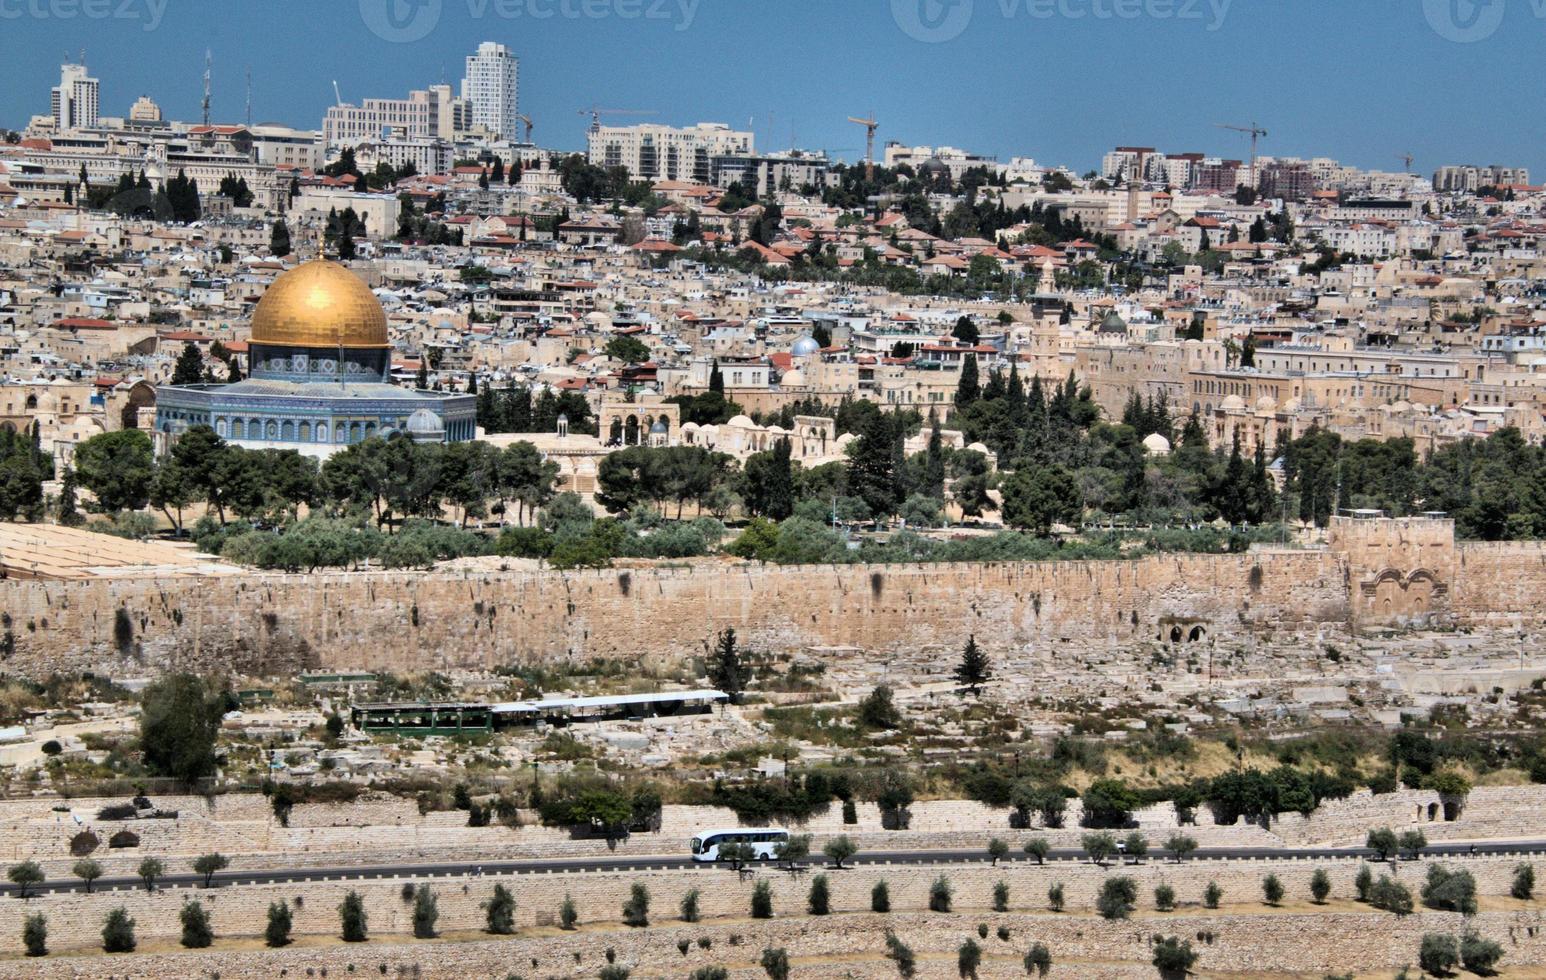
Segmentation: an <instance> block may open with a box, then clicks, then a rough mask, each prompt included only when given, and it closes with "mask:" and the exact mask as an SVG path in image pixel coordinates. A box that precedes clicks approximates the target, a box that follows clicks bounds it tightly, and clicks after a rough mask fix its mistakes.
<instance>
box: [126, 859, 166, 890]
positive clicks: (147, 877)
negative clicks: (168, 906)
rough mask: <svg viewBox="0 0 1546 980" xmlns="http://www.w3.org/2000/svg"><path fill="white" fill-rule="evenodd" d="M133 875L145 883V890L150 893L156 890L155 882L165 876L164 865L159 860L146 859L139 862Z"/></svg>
mask: <svg viewBox="0 0 1546 980" xmlns="http://www.w3.org/2000/svg"><path fill="white" fill-rule="evenodd" d="M134 873H135V874H137V875H139V877H140V880H141V881H143V882H144V883H145V890H146V891H148V892H152V891H155V890H156V880H157V879H158V878H160V877H161V876H162V875H164V874H166V865H165V864H163V863H162V862H161V859H160V858H153V857H148V858H145V859H144V860H142V861H140V866H139V867H138V868H136V869H135V872H134Z"/></svg>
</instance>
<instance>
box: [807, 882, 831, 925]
mask: <svg viewBox="0 0 1546 980" xmlns="http://www.w3.org/2000/svg"><path fill="white" fill-rule="evenodd" d="M805 910H806V911H807V912H809V913H810V914H811V915H827V914H829V913H830V912H831V911H832V886H831V884H830V883H829V882H828V881H827V876H826V875H817V876H816V877H814V878H812V879H811V890H810V893H809V894H808V895H807V896H806V899H805Z"/></svg>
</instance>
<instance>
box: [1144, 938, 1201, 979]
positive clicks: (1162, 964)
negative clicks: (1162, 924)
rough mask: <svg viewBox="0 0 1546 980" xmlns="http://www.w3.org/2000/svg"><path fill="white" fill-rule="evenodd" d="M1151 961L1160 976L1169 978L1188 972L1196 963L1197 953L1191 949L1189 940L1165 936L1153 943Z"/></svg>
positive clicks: (1181, 975)
mask: <svg viewBox="0 0 1546 980" xmlns="http://www.w3.org/2000/svg"><path fill="white" fill-rule="evenodd" d="M1151 962H1153V964H1154V968H1155V969H1156V970H1158V971H1159V973H1160V976H1161V977H1165V978H1167V980H1169V978H1174V977H1184V976H1186V975H1187V974H1188V973H1190V972H1191V969H1192V967H1193V966H1194V965H1196V963H1197V953H1196V952H1194V951H1193V950H1192V944H1191V942H1190V941H1183V940H1180V939H1177V938H1176V937H1175V936H1167V937H1165V938H1164V939H1161V940H1160V941H1159V942H1157V943H1155V944H1154V958H1153V960H1152V961H1151Z"/></svg>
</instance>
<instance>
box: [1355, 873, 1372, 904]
mask: <svg viewBox="0 0 1546 980" xmlns="http://www.w3.org/2000/svg"><path fill="white" fill-rule="evenodd" d="M1373 888H1374V872H1373V871H1370V870H1369V866H1368V865H1367V864H1361V865H1359V866H1358V874H1357V875H1355V876H1354V877H1353V893H1354V894H1355V895H1357V896H1358V900H1359V901H1360V902H1367V901H1368V900H1369V892H1370V891H1372V890H1373Z"/></svg>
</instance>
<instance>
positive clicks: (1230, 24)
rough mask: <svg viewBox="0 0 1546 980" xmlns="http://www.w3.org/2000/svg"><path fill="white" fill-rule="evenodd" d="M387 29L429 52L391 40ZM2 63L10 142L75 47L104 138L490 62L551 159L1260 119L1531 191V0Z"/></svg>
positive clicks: (402, 89) (197, 24) (1539, 35)
mask: <svg viewBox="0 0 1546 980" xmlns="http://www.w3.org/2000/svg"><path fill="white" fill-rule="evenodd" d="M394 5H395V14H396V16H397V20H396V21H395V22H394V21H390V20H386V19H383V18H385V17H386V16H387V15H388V14H391V13H393V12H394V11H393V10H386V11H385V12H383V11H382V8H391V7H394ZM421 7H422V9H419V8H421ZM362 8H364V9H362ZM1006 10H1008V11H1012V16H1006V15H1005V12H1006ZM72 12H73V13H74V16H73V17H70V16H67V15H68V14H70V13H72ZM88 12H89V13H96V14H101V13H104V12H105V13H109V14H114V15H115V16H108V17H96V18H93V17H88V16H87V13H88ZM119 13H122V14H125V15H127V17H119V16H116V15H117V14H119ZM630 13H637V14H641V15H643V16H637V17H626V16H624V15H625V14H630ZM1118 13H1126V14H1128V15H1132V14H1136V16H1135V17H1134V16H1129V17H1126V18H1124V17H1122V16H1118ZM544 14H546V15H547V16H541V15H544ZM512 15H514V16H512ZM598 15H599V16H598ZM1076 15H1082V16H1076ZM415 16H417V17H419V18H421V19H418V20H415V19H414V18H415ZM372 18H374V19H375V22H376V23H377V24H378V25H384V26H383V28H382V31H381V32H373V31H372V29H371V28H370V27H369V26H368V22H369V21H371V20H372ZM393 23H396V24H398V25H400V26H401V25H406V26H405V27H404V30H405V31H406V32H407V33H408V34H410V35H411V34H414V33H421V32H423V31H425V30H426V29H427V31H428V32H427V34H425V36H423V37H422V38H420V39H417V40H411V41H405V42H396V43H394V42H389V41H386V40H383V39H382V37H381V36H380V33H383V32H384V33H390V30H391V24H393ZM1435 25H1437V26H1435ZM1467 32H1469V35H1468V33H1467ZM1466 36H1480V39H1479V40H1474V41H1472V42H1470V43H1462V42H1461V41H1458V40H1455V39H1454V38H1464V37H1466ZM919 37H925V38H934V39H936V40H933V41H922V40H919V39H918V38H919ZM941 38H944V39H941ZM0 39H3V41H0V52H3V54H4V57H3V58H0V125H6V126H12V127H17V128H19V127H21V126H23V125H25V123H26V121H27V119H28V117H29V116H31V115H32V114H34V113H41V112H46V111H47V110H48V89H49V87H50V86H51V85H53V84H55V83H56V82H57V78H58V74H57V73H58V65H59V61H60V59H61V58H62V57H64V56H65V55H66V54H68V55H69V56H70V57H71V58H72V60H73V58H74V57H75V56H76V53H77V52H78V50H79V49H81V48H84V49H85V50H86V54H87V61H88V63H89V65H90V67H91V69H92V72H93V74H95V75H96V76H97V77H98V78H100V79H101V80H102V111H103V113H104V114H108V115H124V114H127V111H128V108H129V105H130V103H132V102H133V100H134V99H135V98H136V97H137V96H139V95H141V94H148V95H150V96H151V97H152V98H154V99H156V100H157V101H158V102H160V103H161V105H162V107H163V109H164V110H165V111H166V112H167V113H168V114H169V115H171V116H173V117H176V118H183V119H196V118H197V117H198V114H199V100H200V97H201V74H202V72H203V60H204V52H205V49H206V48H208V49H211V50H212V51H213V53H214V57H215V96H214V115H215V117H216V118H217V120H218V121H222V122H239V121H241V120H242V119H243V118H244V115H245V107H244V90H245V82H244V73H245V71H246V69H247V68H248V67H249V66H250V67H251V69H252V78H253V104H254V109H253V118H254V121H269V120H273V121H280V122H285V123H289V124H293V125H299V126H309V127H319V126H320V124H321V118H322V114H323V112H324V111H325V110H326V108H327V106H328V105H329V104H330V103H331V102H332V82H333V80H334V79H336V80H337V81H338V83H339V85H340V86H341V87H342V89H343V94H344V97H345V99H348V100H350V101H356V102H357V101H358V100H359V99H360V98H361V97H363V96H367V95H375V96H390V97H401V96H402V95H403V94H404V93H406V91H407V90H408V89H409V88H414V87H422V86H424V85H427V84H432V83H434V82H438V81H440V80H442V79H444V80H446V81H449V82H451V83H452V84H458V83H459V81H460V78H461V73H462V58H463V57H464V56H465V55H466V54H467V53H468V52H469V51H470V50H471V49H472V48H473V47H474V46H475V45H476V44H477V42H478V41H480V40H496V41H501V42H503V43H506V44H509V45H511V46H512V47H513V48H514V49H515V51H516V52H517V54H518V55H519V56H520V58H521V107H522V110H523V111H524V112H527V113H529V114H530V115H532V116H533V117H534V119H535V121H536V124H537V141H538V142H539V143H542V144H544V145H549V146H559V147H566V148H580V147H582V146H583V140H584V129H585V125H586V122H587V120H585V119H583V118H581V116H580V115H579V114H578V110H579V109H580V108H581V107H584V106H588V105H591V104H600V105H602V106H610V107H615V108H627V109H654V110H658V111H659V114H658V115H656V116H654V117H651V121H660V122H668V123H673V124H686V123H691V122H695V121H698V120H713V121H721V122H727V123H731V124H734V125H736V126H737V127H743V126H745V125H746V124H747V123H748V121H750V120H752V119H753V118H754V119H755V125H754V129H755V130H756V133H757V138H758V146H759V148H761V149H769V148H775V149H777V148H783V147H786V146H787V145H789V142H790V136H791V132H793V134H794V136H795V138H796V139H797V140H798V142H799V144H800V145H802V146H806V147H809V148H817V149H819V148H827V149H830V150H833V151H839V150H846V151H848V152H847V153H844V154H842V155H844V156H847V157H849V158H853V157H855V156H857V155H858V153H857V152H856V149H857V148H862V146H863V131H862V129H860V127H857V126H854V125H851V124H848V123H846V122H845V121H844V120H845V118H846V117H847V116H849V115H863V114H866V113H868V112H871V111H873V112H874V113H875V114H876V116H877V118H878V119H879V120H880V121H881V124H882V125H881V130H880V136H879V139H880V140H881V141H885V140H888V139H894V140H899V141H903V142H907V143H933V144H941V143H944V144H950V145H955V146H961V147H965V148H967V149H971V150H974V151H977V152H982V153H988V154H993V155H997V156H998V157H999V158H1000V159H1002V160H1007V159H1008V158H1009V157H1010V156H1011V155H1024V156H1033V157H1035V158H1036V159H1037V160H1038V161H1039V162H1042V163H1067V164H1069V165H1071V166H1074V167H1076V168H1078V169H1081V170H1083V169H1086V168H1090V167H1094V166H1098V165H1099V160H1100V157H1101V155H1102V153H1104V152H1105V151H1106V150H1107V149H1109V148H1110V147H1112V146H1114V145H1118V144H1139V145H1152V146H1157V147H1159V148H1161V149H1162V150H1168V151H1172V152H1179V151H1186V150H1197V151H1200V152H1205V153H1210V154H1227V155H1233V156H1243V155H1244V154H1245V152H1246V140H1245V138H1244V137H1238V136H1236V135H1235V134H1232V133H1228V132H1224V131H1222V130H1219V129H1216V128H1215V127H1214V124H1215V123H1221V122H1230V123H1247V122H1250V121H1252V120H1253V119H1254V120H1256V121H1258V122H1260V123H1261V124H1262V125H1264V126H1265V127H1266V128H1267V129H1269V130H1270V131H1271V135H1270V137H1269V139H1268V140H1267V141H1266V142H1265V143H1264V144H1263V152H1275V153H1281V154H1291V155H1300V156H1312V155H1327V156H1332V157H1336V158H1338V159H1340V160H1342V161H1343V162H1345V163H1351V164H1354V165H1358V166H1363V167H1373V168H1380V169H1399V167H1400V163H1399V161H1398V160H1397V156H1398V155H1399V154H1403V153H1406V152H1410V153H1412V154H1413V155H1414V156H1415V157H1416V158H1417V162H1416V163H1415V164H1414V169H1415V170H1417V171H1419V172H1430V171H1431V170H1432V169H1433V168H1434V167H1435V166H1438V165H1440V164H1443V163H1462V162H1470V163H1478V164H1485V163H1504V164H1515V165H1518V164H1523V165H1526V166H1529V167H1531V169H1532V171H1533V173H1534V175H1538V176H1536V179H1537V180H1540V179H1543V178H1546V153H1543V152H1542V128H1543V125H1546V123H1543V114H1542V111H1541V109H1542V105H1543V96H1546V70H1543V69H1542V65H1546V0H0ZM630 121H635V120H630Z"/></svg>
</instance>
